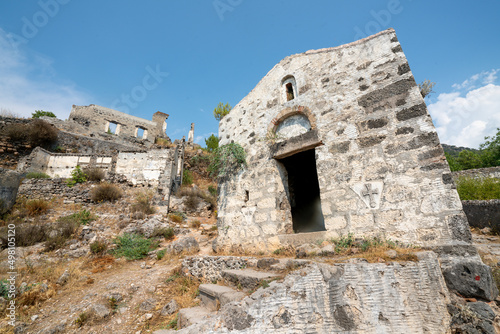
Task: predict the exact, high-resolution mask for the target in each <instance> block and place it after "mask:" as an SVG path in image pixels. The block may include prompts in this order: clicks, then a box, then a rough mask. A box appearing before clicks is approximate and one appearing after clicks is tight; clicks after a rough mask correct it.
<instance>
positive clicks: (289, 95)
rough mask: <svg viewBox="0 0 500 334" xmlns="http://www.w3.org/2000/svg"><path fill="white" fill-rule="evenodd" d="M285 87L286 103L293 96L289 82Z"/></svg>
mask: <svg viewBox="0 0 500 334" xmlns="http://www.w3.org/2000/svg"><path fill="white" fill-rule="evenodd" d="M285 87H286V100H287V101H290V100H293V99H294V98H295V96H294V95H293V85H292V83H291V82H289V83H287V84H286V86H285Z"/></svg>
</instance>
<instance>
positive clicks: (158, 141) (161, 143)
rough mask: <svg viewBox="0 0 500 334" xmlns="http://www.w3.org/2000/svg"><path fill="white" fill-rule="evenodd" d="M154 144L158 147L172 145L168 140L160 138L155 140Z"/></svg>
mask: <svg viewBox="0 0 500 334" xmlns="http://www.w3.org/2000/svg"><path fill="white" fill-rule="evenodd" d="M155 144H156V145H159V146H167V147H169V146H170V145H172V143H171V142H170V141H169V140H168V139H166V138H160V137H156V138H155Z"/></svg>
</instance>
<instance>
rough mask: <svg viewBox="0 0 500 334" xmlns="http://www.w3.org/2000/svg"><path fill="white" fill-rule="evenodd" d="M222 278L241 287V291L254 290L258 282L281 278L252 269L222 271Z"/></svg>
mask: <svg viewBox="0 0 500 334" xmlns="http://www.w3.org/2000/svg"><path fill="white" fill-rule="evenodd" d="M222 277H223V278H224V279H226V280H228V281H229V282H231V283H233V284H234V285H236V286H237V285H241V288H243V289H246V290H254V289H256V288H258V287H259V285H260V282H262V281H264V280H266V281H267V280H271V279H273V278H277V277H281V275H279V274H275V273H270V272H264V271H256V270H253V269H228V270H223V271H222Z"/></svg>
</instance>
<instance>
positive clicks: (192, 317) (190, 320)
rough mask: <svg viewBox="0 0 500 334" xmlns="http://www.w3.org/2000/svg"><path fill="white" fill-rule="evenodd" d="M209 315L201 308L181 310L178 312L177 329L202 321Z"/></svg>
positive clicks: (206, 310) (207, 311)
mask: <svg viewBox="0 0 500 334" xmlns="http://www.w3.org/2000/svg"><path fill="white" fill-rule="evenodd" d="M210 315H211V313H210V311H209V310H208V309H206V308H204V307H201V306H197V307H190V308H183V309H181V310H179V318H178V326H179V328H185V327H187V326H190V325H192V324H196V323H198V322H200V321H202V320H203V319H204V318H205V317H207V316H210Z"/></svg>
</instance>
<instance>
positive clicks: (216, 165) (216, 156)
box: [208, 143, 246, 177]
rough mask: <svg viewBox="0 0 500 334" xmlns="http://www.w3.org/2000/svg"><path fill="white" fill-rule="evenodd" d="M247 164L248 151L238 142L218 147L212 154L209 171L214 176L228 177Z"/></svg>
mask: <svg viewBox="0 0 500 334" xmlns="http://www.w3.org/2000/svg"><path fill="white" fill-rule="evenodd" d="M245 166H246V153H245V150H244V149H243V147H241V146H240V145H239V144H237V143H230V144H226V145H222V146H220V147H218V148H217V149H216V150H215V151H214V153H213V154H212V156H211V159H210V166H208V171H209V172H210V175H211V176H212V177H226V176H229V175H230V174H234V173H236V172H237V171H238V170H239V169H240V168H243V167H245Z"/></svg>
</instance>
